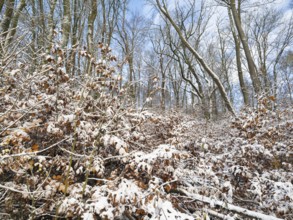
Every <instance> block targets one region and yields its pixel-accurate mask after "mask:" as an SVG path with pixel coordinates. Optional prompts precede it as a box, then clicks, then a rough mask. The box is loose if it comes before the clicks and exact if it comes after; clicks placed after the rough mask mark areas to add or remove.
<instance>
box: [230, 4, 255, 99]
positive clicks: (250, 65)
mask: <svg viewBox="0 0 293 220" xmlns="http://www.w3.org/2000/svg"><path fill="white" fill-rule="evenodd" d="M230 8H231V11H232V16H233V20H234V22H235V26H236V29H237V31H238V34H239V37H240V40H241V43H242V46H243V49H244V53H245V56H246V60H247V65H248V69H249V74H250V77H251V81H252V85H253V88H254V90H255V93H256V94H259V93H260V92H261V82H260V79H259V78H258V74H257V71H256V68H255V63H254V61H253V58H252V55H251V52H250V49H249V46H248V41H247V37H246V35H245V33H244V30H243V28H242V24H241V20H240V16H239V15H240V8H238V12H237V9H236V5H235V0H230ZM238 13H239V14H238Z"/></svg>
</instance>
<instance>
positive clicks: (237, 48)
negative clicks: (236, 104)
mask: <svg viewBox="0 0 293 220" xmlns="http://www.w3.org/2000/svg"><path fill="white" fill-rule="evenodd" d="M228 15H229V20H230V26H231V30H232V36H233V40H234V43H235V52H236V65H237V71H238V78H239V84H240V89H241V93H242V96H243V101H244V104H245V105H246V106H249V93H248V89H247V86H246V84H245V81H244V77H243V71H242V65H241V52H240V41H239V38H238V36H237V34H236V31H235V28H234V23H233V20H232V15H231V10H230V9H229V8H228Z"/></svg>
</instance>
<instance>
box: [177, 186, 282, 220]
mask: <svg viewBox="0 0 293 220" xmlns="http://www.w3.org/2000/svg"><path fill="white" fill-rule="evenodd" d="M178 190H179V191H181V192H183V193H184V194H185V195H186V196H188V197H190V198H192V199H194V200H197V201H201V202H204V203H208V204H210V205H215V206H220V207H221V208H224V209H227V210H229V211H234V212H237V213H239V214H243V215H246V216H249V217H253V218H257V219H263V220H282V219H281V218H277V217H273V216H269V215H265V214H262V213H259V212H254V211H251V210H248V209H245V208H241V207H239V206H235V205H231V204H229V203H226V202H222V201H219V200H215V199H211V198H209V197H206V196H202V195H199V194H193V193H189V192H188V191H186V190H184V189H178Z"/></svg>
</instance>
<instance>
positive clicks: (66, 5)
mask: <svg viewBox="0 0 293 220" xmlns="http://www.w3.org/2000/svg"><path fill="white" fill-rule="evenodd" d="M70 28H71V14H70V0H63V19H62V31H63V35H62V47H63V48H64V47H67V44H68V41H69V34H70Z"/></svg>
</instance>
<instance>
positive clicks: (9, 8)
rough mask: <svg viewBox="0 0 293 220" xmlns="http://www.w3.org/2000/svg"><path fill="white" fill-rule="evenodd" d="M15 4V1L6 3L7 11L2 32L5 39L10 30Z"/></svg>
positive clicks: (8, 0) (9, 0) (2, 24)
mask: <svg viewBox="0 0 293 220" xmlns="http://www.w3.org/2000/svg"><path fill="white" fill-rule="evenodd" d="M14 2H15V0H7V3H6V9H5V12H4V18H3V20H2V21H1V25H0V26H1V32H2V33H3V34H2V37H3V38H5V37H6V36H7V34H8V33H7V31H8V30H9V26H10V22H11V18H12V15H13V11H14Z"/></svg>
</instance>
